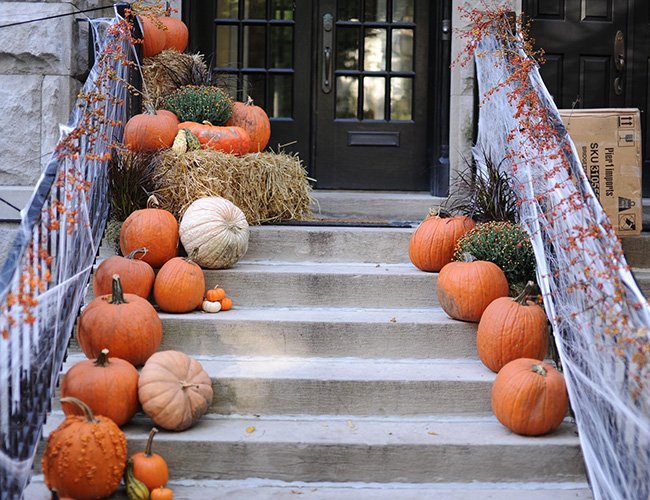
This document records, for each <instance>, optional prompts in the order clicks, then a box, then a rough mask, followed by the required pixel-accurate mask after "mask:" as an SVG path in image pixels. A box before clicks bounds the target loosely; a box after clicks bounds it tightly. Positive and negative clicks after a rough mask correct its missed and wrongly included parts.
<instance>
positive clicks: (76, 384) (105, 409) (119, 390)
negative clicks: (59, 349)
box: [61, 349, 139, 426]
mask: <svg viewBox="0 0 650 500" xmlns="http://www.w3.org/2000/svg"><path fill="white" fill-rule="evenodd" d="M108 353H109V351H108V349H103V350H102V352H101V353H99V356H98V357H97V359H96V360H95V361H91V360H88V359H87V360H84V361H80V362H79V363H77V364H75V365H74V366H73V367H72V368H70V369H69V370H68V371H67V373H66V374H65V377H63V382H61V396H62V397H66V396H73V397H75V398H77V399H80V400H82V401H83V402H84V403H86V404H87V405H88V406H89V407H90V409H91V410H92V411H93V413H95V414H96V415H104V416H105V417H108V418H110V419H111V420H112V421H113V422H115V423H116V424H117V425H120V426H121V425H124V424H126V423H127V422H128V421H129V420H131V419H132V418H133V415H135V413H136V412H137V411H138V406H139V401H138V370H136V369H135V368H134V367H133V365H132V364H131V363H129V362H128V361H124V360H123V359H119V358H109V357H108ZM61 407H62V408H63V412H64V413H65V414H66V415H83V411H82V410H81V408H79V407H78V406H76V405H74V404H70V403H62V404H61Z"/></svg>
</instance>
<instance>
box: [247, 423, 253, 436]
mask: <svg viewBox="0 0 650 500" xmlns="http://www.w3.org/2000/svg"><path fill="white" fill-rule="evenodd" d="M246 432H248V433H249V434H250V433H251V432H255V427H253V426H252V425H251V426H249V427H246Z"/></svg>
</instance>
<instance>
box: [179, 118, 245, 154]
mask: <svg viewBox="0 0 650 500" xmlns="http://www.w3.org/2000/svg"><path fill="white" fill-rule="evenodd" d="M177 128H178V130H180V129H183V128H186V129H188V130H189V131H190V132H192V133H193V134H194V135H195V136H196V137H197V138H198V139H199V142H200V143H201V146H203V147H206V148H210V149H214V150H215V151H223V152H224V153H231V154H234V155H243V154H246V153H248V151H249V149H250V144H251V139H250V136H249V135H248V132H246V131H245V130H244V129H243V128H241V127H225V126H224V127H218V126H216V125H212V124H211V123H210V122H203V123H197V122H181V123H180V124H179V125H178V127H177ZM178 130H177V131H178Z"/></svg>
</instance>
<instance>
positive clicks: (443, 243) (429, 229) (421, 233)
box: [409, 210, 476, 272]
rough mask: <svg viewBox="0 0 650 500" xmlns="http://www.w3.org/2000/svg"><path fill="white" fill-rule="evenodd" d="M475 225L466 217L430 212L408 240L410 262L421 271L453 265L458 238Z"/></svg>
mask: <svg viewBox="0 0 650 500" xmlns="http://www.w3.org/2000/svg"><path fill="white" fill-rule="evenodd" d="M474 226H476V223H475V222H474V221H473V220H472V219H470V218H469V217H467V216H465V215H457V216H455V217H450V216H448V215H447V214H446V213H444V212H443V211H441V210H438V211H434V210H431V211H429V216H428V217H427V218H426V219H424V220H423V221H422V223H420V225H419V226H418V227H417V229H416V230H415V232H414V233H413V235H412V236H411V239H410V240H409V258H410V259H411V262H412V263H413V265H414V266H415V267H417V268H418V269H420V270H422V271H429V272H438V271H440V270H441V269H442V268H443V267H444V266H445V265H446V264H449V263H450V262H451V260H452V258H453V256H454V247H455V246H456V242H457V241H458V240H459V238H460V237H461V236H463V235H464V234H465V233H467V232H468V231H469V230H470V229H472V228H473V227H474Z"/></svg>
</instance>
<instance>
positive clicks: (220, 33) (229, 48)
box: [216, 25, 238, 68]
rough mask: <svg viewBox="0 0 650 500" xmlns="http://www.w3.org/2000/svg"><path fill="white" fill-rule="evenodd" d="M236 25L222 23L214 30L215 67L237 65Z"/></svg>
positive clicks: (232, 66) (234, 66) (233, 66)
mask: <svg viewBox="0 0 650 500" xmlns="http://www.w3.org/2000/svg"><path fill="white" fill-rule="evenodd" d="M237 31H238V29H237V26H228V25H222V26H217V30H216V38H217V40H216V47H217V57H216V63H217V67H220V68H236V67H237Z"/></svg>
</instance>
